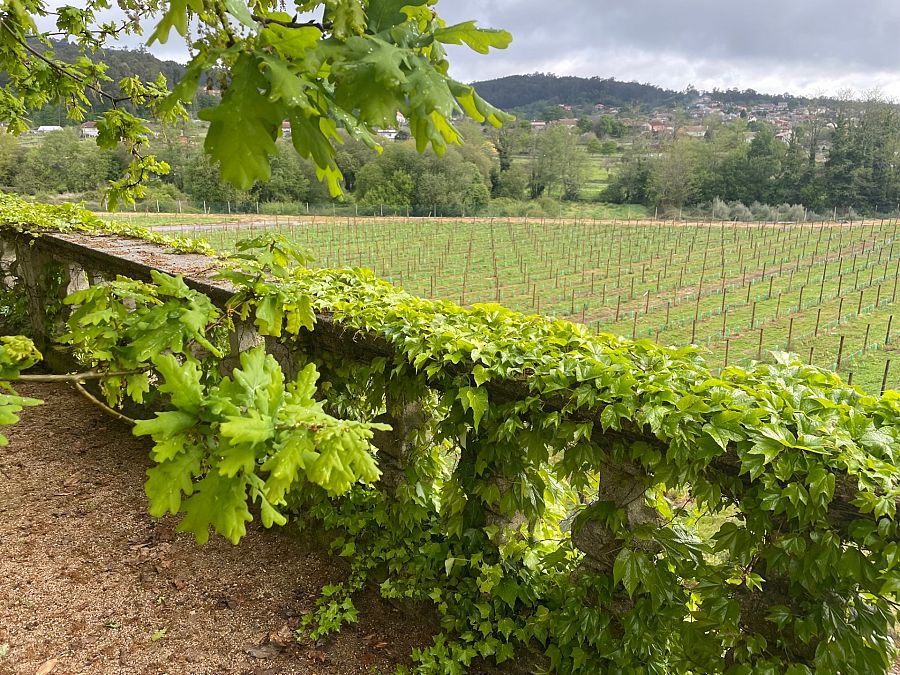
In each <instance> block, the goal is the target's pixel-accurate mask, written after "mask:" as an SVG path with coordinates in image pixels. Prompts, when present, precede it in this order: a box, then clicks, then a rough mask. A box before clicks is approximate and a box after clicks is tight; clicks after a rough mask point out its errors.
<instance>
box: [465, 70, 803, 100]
mask: <svg viewBox="0 0 900 675" xmlns="http://www.w3.org/2000/svg"><path fill="white" fill-rule="evenodd" d="M473 84H474V86H475V89H476V90H477V91H478V93H479V94H481V95H482V96H483V97H484V98H486V99H487V100H488V101H490V102H491V103H493V104H494V105H496V106H500V107H501V108H506V109H514V108H528V107H532V106H537V105H556V104H560V103H568V104H571V105H588V104H590V105H594V104H597V103H603V104H604V105H607V106H614V107H620V106H626V105H631V104H640V105H641V106H642V107H645V108H663V107H672V106H676V105H683V104H686V103H689V102H690V101H691V100H692V99H693V98H694V97H695V96H696V94H697V92H696V91H695V90H693V89H691V90H688V91H687V92H680V91H672V90H670V89H663V88H662V87H657V86H655V85H652V84H640V83H638V82H621V81H619V80H615V79H613V78H602V77H591V78H584V77H572V76H565V77H559V76H556V75H552V74H546V73H533V74H531V75H509V76H507V77H501V78H498V79H495V80H485V81H482V82H474V83H473ZM708 93H709V95H710V97H711V98H712V99H713V100H718V101H721V102H722V103H735V104H744V105H753V104H757V103H778V102H781V101H794V102H799V101H803V100H804V99H801V98H798V97H793V96H790V95H788V94H778V95H771V94H761V93H758V92H756V91H754V90H752V89H744V90H738V89H729V90H727V91H720V90H713V91H712V92H708Z"/></svg>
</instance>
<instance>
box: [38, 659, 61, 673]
mask: <svg viewBox="0 0 900 675" xmlns="http://www.w3.org/2000/svg"><path fill="white" fill-rule="evenodd" d="M58 664H59V659H50V660H49V661H44V662H43V663H42V664H41V667H40V668H38V669H37V670H36V671H34V675H49V673H52V672H53V669H54V668H56V666H57V665H58Z"/></svg>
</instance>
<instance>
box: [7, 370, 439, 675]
mask: <svg viewBox="0 0 900 675" xmlns="http://www.w3.org/2000/svg"><path fill="white" fill-rule="evenodd" d="M21 392H22V393H24V394H27V395H31V396H36V397H38V398H42V399H44V400H45V401H46V405H44V406H41V407H39V408H33V409H29V410H26V411H25V412H24V413H23V415H22V422H21V423H19V424H18V425H16V426H15V427H10V428H6V429H5V430H4V433H6V435H7V436H8V437H9V439H10V444H9V446H8V447H5V448H0V673H4V674H5V673H29V674H31V673H37V674H40V675H47V673H51V672H52V673H54V674H56V675H66V674H70V673H148V674H149V673H170V674H174V673H191V674H193V673H216V674H219V673H248V674H249V673H260V674H261V673H266V674H276V673H341V674H344V673H348V674H349V673H367V674H372V675H375V674H376V673H382V674H389V673H391V672H393V670H394V668H395V667H396V665H397V664H399V663H404V662H406V661H407V658H408V655H409V653H410V651H411V649H413V648H414V647H416V646H423V645H426V644H428V643H430V635H431V633H432V630H433V629H434V626H433V623H432V622H431V621H430V620H428V619H427V618H425V619H423V614H422V612H420V611H406V610H404V609H400V608H397V607H395V606H392V605H390V604H388V603H386V602H384V601H382V600H381V599H380V598H379V597H378V596H377V594H376V593H373V592H369V593H367V594H365V595H364V596H363V597H362V598H360V599H359V601H358V603H357V604H358V607H359V608H360V614H361V620H360V623H359V624H357V625H355V626H350V627H347V628H345V630H344V631H342V632H341V633H340V634H339V635H338V636H336V637H334V638H330V639H326V640H324V641H320V642H319V643H316V644H310V643H298V642H296V641H295V640H294V639H293V636H292V631H293V629H294V628H295V627H296V626H297V623H298V620H299V616H300V614H301V613H302V612H303V611H305V610H308V609H310V608H311V607H312V606H313V603H314V600H315V598H316V595H317V593H318V591H319V589H321V587H322V585H323V584H326V583H329V582H333V581H336V580H338V579H340V577H341V571H342V564H341V561H340V560H339V559H335V558H333V557H331V556H329V555H328V554H327V553H324V552H322V550H321V549H320V548H319V547H317V546H316V545H315V544H313V543H311V542H309V541H304V539H303V537H302V536H301V535H298V534H296V532H295V531H294V530H292V529H290V528H286V529H281V530H272V531H266V530H263V529H262V528H261V527H254V526H253V525H255V524H251V527H249V532H248V535H247V537H246V539H245V540H244V541H243V542H242V543H241V544H240V545H239V546H237V547H235V546H232V545H231V544H230V543H228V542H226V541H224V540H222V539H221V538H213V539H211V540H210V543H209V544H207V545H206V546H204V547H197V546H196V545H195V543H194V541H193V538H192V537H190V536H186V535H182V534H176V533H175V521H174V519H163V520H160V521H156V520H154V519H152V518H150V517H149V516H148V515H147V511H146V510H147V503H146V498H145V496H144V494H143V481H144V471H145V469H146V468H147V466H148V459H147V450H148V447H147V444H146V442H145V441H143V440H139V439H135V438H134V437H132V435H131V433H130V430H129V429H128V428H127V427H126V426H124V425H122V424H121V423H119V422H117V421H115V420H112V419H110V418H107V417H106V416H104V414H103V413H102V412H100V411H98V410H96V409H94V408H93V407H91V406H90V405H88V404H86V403H85V402H84V401H83V399H81V398H79V397H78V396H77V395H76V394H75V393H73V392H71V391H70V390H68V389H67V388H65V387H49V386H30V387H21Z"/></svg>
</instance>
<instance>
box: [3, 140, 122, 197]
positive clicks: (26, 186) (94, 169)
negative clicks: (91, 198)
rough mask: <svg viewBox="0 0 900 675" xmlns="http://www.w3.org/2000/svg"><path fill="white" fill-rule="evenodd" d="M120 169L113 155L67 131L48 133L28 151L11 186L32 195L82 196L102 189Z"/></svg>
mask: <svg viewBox="0 0 900 675" xmlns="http://www.w3.org/2000/svg"><path fill="white" fill-rule="evenodd" d="M120 168H121V167H120V166H118V165H117V163H116V158H115V153H113V152H109V151H105V150H102V149H100V148H99V147H97V145H96V144H94V143H91V142H89V141H82V140H80V139H79V138H78V133H77V132H76V131H75V130H74V129H71V128H70V129H64V130H62V131H53V132H50V133H48V134H46V135H45V136H43V137H42V138H41V139H40V142H39V143H38V144H37V145H35V146H32V147H30V148H28V150H26V151H25V153H24V156H23V157H22V163H21V165H20V166H19V167H17V170H16V176H15V179H14V182H15V184H16V187H18V188H19V189H22V190H25V191H27V192H32V193H34V192H53V193H61V192H85V191H89V190H96V189H98V188H100V187H101V186H103V185H104V184H105V183H106V181H108V180H109V179H110V178H111V177H112V176H114V175H115V173H116V171H117V170H119V169H120Z"/></svg>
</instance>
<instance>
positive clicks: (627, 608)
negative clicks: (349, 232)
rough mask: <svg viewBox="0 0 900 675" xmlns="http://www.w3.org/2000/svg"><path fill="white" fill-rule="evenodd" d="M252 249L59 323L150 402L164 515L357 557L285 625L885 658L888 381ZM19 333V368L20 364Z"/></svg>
mask: <svg viewBox="0 0 900 675" xmlns="http://www.w3.org/2000/svg"><path fill="white" fill-rule="evenodd" d="M14 201H15V200H12V201H11V202H10V204H11V205H12V206H11V209H12V211H11V212H12V213H13V214H14V217H12V216H11V217H10V220H11V222H15V223H17V225H16V230H17V232H19V233H18V234H17V235H16V236H18V237H20V238H21V237H28V236H34V235H35V234H36V233H37V232H38V230H39V228H38V227H33V228H23V226H22V224H21V223H22V222H23V220H26V218H25V215H26V213H27V209H28V208H29V207H27V206H24V205H22V204H20V203H14ZM13 207H14V208H13ZM34 208H35V217H34V220H35V221H41V222H42V223H43V226H44V227H45V228H52V227H53V219H54V217H55V215H54V214H65V222H64V223H60V225H64V226H66V227H69V228H71V227H73V225H72V222H73V221H75V220H78V213H77V212H76V211H74V210H71V209H69V210H65V211H59V212H56V211H54V210H53V207H34ZM4 222H6V220H5V218H4V217H3V210H2V209H0V223H4ZM89 222H90V219H89V217H88V216H87V215H85V216H84V221H83V223H82V224H81V225H79V228H81V227H83V228H86V229H90V227H89V226H88V225H86V224H85V223H89ZM6 227H7V226H6V225H3V228H4V229H5V228H6ZM23 229H27V230H28V232H29V233H30V234H22V233H21V231H22V230H23ZM112 229H114V228H112V227H110V226H107V227H106V231H107V232H109V231H111V230H112ZM6 231H8V230H6ZM37 236H39V235H37ZM239 248H240V251H239V252H238V255H237V256H236V257H234V258H233V259H232V260H231V261H230V262H227V263H226V262H225V261H222V263H221V264H220V265H218V266H220V267H222V268H223V272H222V278H223V280H227V281H228V282H229V283H231V284H232V285H233V293H232V294H231V296H230V300H228V301H227V302H224V303H222V304H221V305H220V306H216V305H215V304H214V303H212V302H211V301H210V299H209V298H208V297H207V296H205V295H203V294H201V293H199V292H198V291H196V290H194V289H192V288H191V287H190V286H189V285H188V284H187V283H185V280H184V279H181V278H179V277H177V276H170V275H164V274H161V273H156V274H154V276H153V278H152V279H151V280H150V281H149V282H146V281H135V280H130V279H126V278H119V279H117V280H115V281H112V282H107V283H103V284H97V285H94V286H91V287H90V288H88V289H86V290H81V291H79V292H77V293H75V294H73V295H70V296H69V297H68V298H67V299H66V301H65V302H66V306H67V307H69V308H71V309H72V310H74V311H72V312H71V314H70V315H69V317H68V320H67V327H66V330H65V331H64V332H63V333H62V334H61V335H57V336H56V338H57V339H58V340H60V341H62V342H63V343H65V344H68V345H69V346H70V347H71V348H72V349H73V350H74V354H75V355H76V356H77V357H78V358H79V359H80V360H81V361H82V363H83V366H84V367H85V368H89V369H91V371H94V372H97V371H100V372H102V371H107V372H111V373H113V374H112V375H111V376H110V377H107V378H106V379H105V380H104V382H103V389H102V391H103V394H104V395H105V397H106V404H108V405H112V406H116V405H117V404H118V403H119V402H120V401H122V400H124V399H125V398H129V399H131V400H132V402H135V403H141V402H143V404H144V405H147V404H150V403H152V405H153V408H154V409H155V410H156V411H157V412H155V413H153V414H149V413H148V415H147V416H146V419H141V420H138V421H137V423H136V424H135V432H136V433H138V434H140V435H145V436H149V437H150V439H151V440H152V449H151V456H152V458H153V460H154V466H153V468H151V469H150V471H149V472H148V481H147V484H146V490H147V494H148V499H149V504H150V509H151V513H153V514H154V515H161V514H163V513H167V512H173V513H180V514H181V516H182V519H181V521H180V528H181V529H182V530H184V531H189V532H191V533H193V534H194V535H195V536H196V537H197V539H198V540H199V541H204V540H205V539H206V537H207V536H208V532H209V530H210V528H212V529H213V530H214V531H216V532H218V533H219V534H221V535H223V536H225V537H227V538H228V539H230V540H231V541H235V542H237V541H239V540H240V538H241V537H242V535H243V533H244V528H245V525H246V523H247V522H248V520H249V519H251V518H259V519H261V521H262V523H263V524H264V525H265V526H273V525H280V524H284V523H286V522H287V521H288V520H294V521H295V522H296V523H298V524H300V525H302V526H305V527H316V528H320V529H322V528H324V529H326V530H327V531H329V532H331V533H332V534H333V538H332V540H331V541H332V546H333V549H334V552H335V554H336V555H340V556H343V557H346V558H347V559H348V561H349V567H350V572H349V574H348V576H347V578H346V579H345V580H344V581H343V582H342V583H339V584H333V585H330V586H328V587H326V588H325V589H323V595H322V598H321V599H320V602H319V605H318V607H317V608H316V610H315V611H313V612H311V613H310V614H308V615H307V616H306V617H305V618H304V620H303V623H302V626H301V631H302V634H301V637H307V636H308V637H313V638H316V637H319V636H321V635H323V634H325V633H327V632H330V631H333V630H337V629H339V628H340V626H341V625H343V624H345V623H347V622H353V621H355V620H356V618H357V612H356V608H355V607H354V603H353V597H354V593H355V592H356V591H357V590H359V589H360V588H362V586H363V585H365V584H366V583H376V584H378V586H379V588H380V591H381V593H382V594H383V595H385V596H387V597H394V598H412V599H415V600H419V601H424V602H428V603H431V604H433V606H434V608H435V610H436V611H437V613H438V614H439V616H440V618H441V630H440V633H439V634H438V635H437V636H436V637H435V639H434V642H433V644H432V645H430V646H429V647H427V648H424V649H421V650H417V651H416V652H415V653H414V654H413V660H414V664H415V668H416V670H417V671H418V672H423V673H434V672H446V673H457V672H459V673H462V672H465V671H466V670H467V669H468V668H469V667H471V666H473V665H475V664H476V663H477V661H478V660H479V659H487V660H493V661H496V662H499V663H503V662H506V661H509V660H511V659H520V660H522V661H525V662H527V663H530V664H532V666H533V667H537V668H543V669H544V670H545V671H548V672H561V673H593V672H656V673H699V672H703V673H735V674H740V673H795V674H796V673H811V672H822V673H872V672H886V670H887V669H888V667H889V665H890V663H891V658H892V654H893V643H892V640H891V637H890V635H891V628H892V626H893V620H894V607H895V606H896V603H897V600H898V593H900V568H898V562H900V553H898V551H900V549H898V543H900V542H898V540H900V536H898V532H897V514H896V506H897V499H898V478H900V472H898V469H897V468H896V461H897V458H896V453H897V448H900V425H898V421H900V420H898V414H900V395H898V393H897V392H893V391H888V392H886V393H885V394H884V395H883V396H881V397H872V396H867V395H865V394H863V393H862V392H861V391H859V390H857V389H854V388H853V387H849V386H847V385H846V384H844V383H843V382H842V381H841V380H840V379H839V378H838V377H837V376H836V375H834V374H832V373H828V372H825V371H822V370H820V369H818V368H814V367H811V366H808V365H805V364H803V363H801V362H800V361H798V360H796V359H795V358H793V357H792V356H790V355H787V354H776V355H774V356H773V358H772V359H771V360H770V362H766V363H759V364H755V365H753V366H752V367H750V368H746V369H745V368H734V367H732V368H727V369H725V370H724V371H723V372H722V373H721V374H720V375H714V374H713V373H712V372H711V371H710V370H709V368H707V366H706V364H705V363H704V361H703V357H702V354H701V353H700V352H699V351H698V350H697V349H695V348H684V349H672V348H667V347H661V346H659V345H656V344H654V343H652V342H649V341H638V342H632V341H628V340H624V339H621V338H616V337H614V336H611V335H594V334H591V333H590V332H589V331H588V330H587V329H586V328H584V327H583V326H578V325H575V324H571V323H568V322H563V321H553V320H550V319H547V318H544V317H538V316H523V315H520V314H517V313H515V312H511V311H509V310H506V309H504V308H502V307H500V306H496V305H480V306H476V307H474V308H472V309H462V308H460V307H458V306H456V305H453V304H452V303H447V302H432V301H428V300H424V299H420V298H416V297H413V296H410V295H409V294H407V293H405V292H403V291H401V290H399V289H396V288H394V287H392V286H390V285H389V284H387V283H385V282H383V281H381V280H379V279H377V278H376V277H375V276H374V274H372V273H371V272H368V271H366V270H317V269H309V268H306V267H304V266H303V265H302V263H303V262H304V260H305V257H304V255H303V254H302V253H300V252H296V251H293V250H292V249H291V248H290V247H289V246H287V244H286V243H285V242H284V241H281V240H277V239H275V240H269V239H264V238H261V239H257V240H254V241H249V242H246V243H244V244H242V245H241V246H240V247H239ZM251 328H252V331H253V333H252V334H251V338H253V339H250V340H249V341H247V342H245V346H247V347H248V348H247V349H245V350H244V351H243V353H241V354H240V355H237V354H235V353H232V352H233V348H234V347H235V346H236V345H237V344H238V343H240V342H242V341H243V340H241V339H238V338H239V337H240V335H242V334H243V333H245V332H246V331H249V330H250V329H251ZM253 335H255V336H256V337H253ZM2 344H4V345H5V344H7V343H2ZM10 344H15V345H19V346H18V347H16V348H15V349H16V350H17V352H16V353H20V354H24V356H15V355H14V354H11V355H10V356H9V357H4V356H3V352H0V358H6V359H7V360H10V359H11V362H12V363H13V364H18V365H14V367H13V368H12V370H11V371H10V370H4V371H3V378H4V379H5V380H7V381H15V379H16V377H17V374H18V373H19V372H20V371H21V369H23V368H25V367H27V366H28V365H30V364H31V363H33V361H34V358H36V355H35V354H34V353H33V352H32V351H31V350H30V349H29V348H28V347H27V343H25V342H22V341H20V340H18V339H17V340H13V342H12V343H10ZM276 347H278V348H277V349H276ZM267 352H268V353H267ZM276 357H277V358H276ZM16 359H18V360H16ZM0 363H5V361H0ZM151 383H152V386H150V385H151ZM15 405H21V402H19V403H15ZM4 419H5V418H4Z"/></svg>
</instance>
